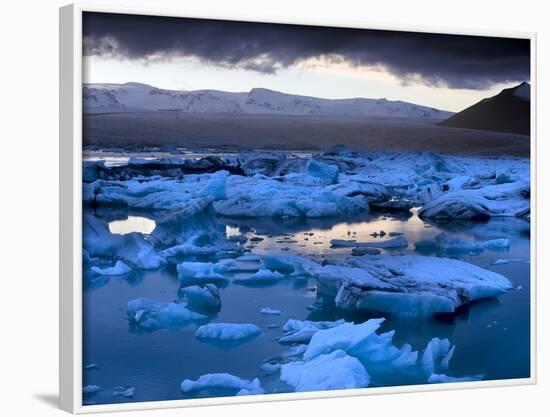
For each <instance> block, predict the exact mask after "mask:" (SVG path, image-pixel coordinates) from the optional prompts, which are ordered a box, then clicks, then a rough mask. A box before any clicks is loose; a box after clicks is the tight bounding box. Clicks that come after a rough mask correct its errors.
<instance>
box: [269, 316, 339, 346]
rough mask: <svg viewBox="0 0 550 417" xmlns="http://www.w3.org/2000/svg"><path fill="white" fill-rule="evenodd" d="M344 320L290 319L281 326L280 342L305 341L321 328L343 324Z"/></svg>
mask: <svg viewBox="0 0 550 417" xmlns="http://www.w3.org/2000/svg"><path fill="white" fill-rule="evenodd" d="M344 323H345V322H344V320H337V321H309V320H304V321H302V320H295V319H290V320H288V321H287V322H286V324H285V325H284V326H283V329H282V330H283V332H284V335H283V336H282V337H281V338H280V339H279V342H280V343H307V342H309V341H310V340H311V338H312V336H313V335H314V334H315V333H317V332H318V331H319V330H322V329H330V328H332V327H336V326H340V325H341V324H344Z"/></svg>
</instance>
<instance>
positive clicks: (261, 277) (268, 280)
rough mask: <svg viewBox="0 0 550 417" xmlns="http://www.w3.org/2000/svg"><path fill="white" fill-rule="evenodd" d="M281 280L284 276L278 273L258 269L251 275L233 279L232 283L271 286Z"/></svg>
mask: <svg viewBox="0 0 550 417" xmlns="http://www.w3.org/2000/svg"><path fill="white" fill-rule="evenodd" d="M281 278H284V275H283V274H281V273H280V272H277V271H270V270H269V269H260V270H259V271H258V272H256V273H255V274H253V275H248V276H239V277H235V278H233V282H234V283H236V284H273V283H276V282H278V281H279V280H280V279H281Z"/></svg>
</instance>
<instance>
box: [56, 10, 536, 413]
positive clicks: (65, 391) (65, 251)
mask: <svg viewBox="0 0 550 417" xmlns="http://www.w3.org/2000/svg"><path fill="white" fill-rule="evenodd" d="M87 11H89V12H106V13H122V14H141V15H156V16H172V17H192V18H209V19H225V20H239V21H251V22H270V23H290V24H305V25H321V26H333V27H352V28H364V29H384V30H400V31H413V32H418V31H422V32H432V33H447V34H460V35H480V36H500V37H514V38H523V39H529V40H530V43H531V83H532V86H533V88H532V93H531V184H532V191H531V210H532V216H531V219H532V220H531V222H532V227H531V259H532V260H535V259H536V258H535V254H536V247H537V235H536V230H537V222H536V219H537V181H536V180H537V178H536V172H537V167H536V165H535V164H536V158H535V157H534V155H535V154H536V136H537V132H536V89H537V88H536V87H537V82H536V35H535V34H534V33H515V32H496V31H483V30H479V31H470V30H469V31H464V30H460V29H454V28H433V27H424V26H422V27H417V26H414V25H410V26H402V25H399V26H397V25H396V26H390V25H379V24H375V23H371V22H357V21H353V20H349V21H331V20H323V21H318V20H313V21H304V20H303V19H300V20H294V19H293V18H292V16H288V17H285V18H272V17H269V16H263V15H260V14H256V13H254V14H251V15H250V16H242V15H238V16H237V15H231V14H230V13H220V14H219V15H218V14H212V13H207V14H204V15H202V14H197V13H188V12H186V11H185V10H157V9H154V8H141V7H139V8H130V7H116V6H97V5H90V4H85V3H75V4H71V5H68V6H65V7H62V8H61V9H60V14H59V21H60V30H59V46H60V61H59V66H60V74H59V75H60V91H59V94H60V109H59V112H60V113H59V114H60V119H59V124H60V149H59V158H60V184H59V185H60V201H59V205H60V213H59V216H60V218H59V222H60V232H59V233H60V259H59V265H60V277H59V297H60V306H59V315H60V323H59V324H60V340H59V346H60V352H59V360H60V370H59V378H60V388H59V390H60V408H61V409H63V410H65V411H68V412H70V413H74V414H84V413H94V412H107V411H128V410H146V409H160V408H177V407H196V406H205V405H220V404H235V403H256V402H264V401H289V400H301V399H318V398H327V397H351V396H359V395H378V394H393V393H403V392H425V391H437V390H448V389H453V390H454V389H469V388H483V387H495V386H516V385H528V384H535V383H536V381H537V377H536V353H537V346H536V322H537V317H536V300H537V293H536V262H532V263H531V294H530V296H531V306H530V308H531V321H530V326H531V332H530V334H531V345H530V346H531V372H530V373H531V376H530V377H529V378H523V379H511V380H498V381H479V382H463V383H460V384H449V383H447V384H438V385H414V386H400V387H385V388H365V389H352V390H339V391H324V392H310V393H289V394H267V395H259V396H244V397H224V398H207V399H182V400H171V401H153V402H138V403H120V404H111V405H86V406H83V405H82V366H83V360H82V317H83V315H82V247H81V246H82V220H81V219H82V202H81V200H82V183H81V177H82V92H81V88H82V14H83V12H87ZM351 15H352V12H350V16H351Z"/></svg>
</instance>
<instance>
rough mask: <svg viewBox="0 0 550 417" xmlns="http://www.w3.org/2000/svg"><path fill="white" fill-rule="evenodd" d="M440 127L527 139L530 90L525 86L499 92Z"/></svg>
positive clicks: (529, 126)
mask: <svg viewBox="0 0 550 417" xmlns="http://www.w3.org/2000/svg"><path fill="white" fill-rule="evenodd" d="M440 124H441V125H443V126H449V127H460V128H466V129H477V130H492V131H495V132H507V133H517V134H520V135H529V134H530V128H531V86H530V85H529V83H527V82H523V83H521V84H520V85H518V86H516V87H513V88H507V89H504V90H502V91H501V92H500V93H499V94H497V95H496V96H494V97H489V98H486V99H483V100H481V101H480V102H478V103H476V104H474V105H473V106H470V107H468V108H467V109H465V110H462V111H461V112H459V113H456V114H455V115H453V116H451V117H449V118H448V119H446V120H444V121H443V122H441V123H440Z"/></svg>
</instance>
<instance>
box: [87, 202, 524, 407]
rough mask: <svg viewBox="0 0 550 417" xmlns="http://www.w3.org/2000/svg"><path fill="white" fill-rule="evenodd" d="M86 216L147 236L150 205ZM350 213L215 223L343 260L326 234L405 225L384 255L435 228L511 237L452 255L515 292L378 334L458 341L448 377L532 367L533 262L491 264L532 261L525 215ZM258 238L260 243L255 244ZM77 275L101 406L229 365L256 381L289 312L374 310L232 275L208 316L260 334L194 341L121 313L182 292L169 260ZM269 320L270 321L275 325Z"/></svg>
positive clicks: (508, 374) (158, 393) (302, 285)
mask: <svg viewBox="0 0 550 417" xmlns="http://www.w3.org/2000/svg"><path fill="white" fill-rule="evenodd" d="M90 212H92V211H91V210H90ZM94 214H95V215H97V216H100V217H101V218H102V219H104V220H105V221H109V222H111V224H110V228H111V230H113V228H115V229H114V230H117V231H118V232H130V231H138V232H141V233H151V231H152V229H151V226H152V227H154V219H155V214H154V213H128V212H125V211H124V210H110V209H102V210H100V211H95V212H94ZM346 220H347V221H345V222H344V221H342V220H341V219H340V220H339V219H307V220H305V219H225V218H224V219H220V218H218V219H217V222H220V223H223V224H224V225H225V231H226V235H235V234H243V235H245V236H246V237H247V238H248V242H247V243H244V246H245V248H249V249H250V250H251V251H252V252H258V253H268V252H271V253H273V252H276V253H287V254H301V255H307V256H311V257H314V258H316V259H317V260H320V259H321V258H325V257H329V256H331V257H337V258H340V259H342V258H344V257H346V256H348V255H349V254H350V252H351V248H339V249H331V248H330V240H331V239H355V240H357V241H375V240H386V239H389V238H391V237H390V236H389V234H390V233H391V232H393V233H403V236H404V237H405V238H406V239H407V240H408V241H409V246H408V248H405V249H397V250H392V251H387V252H386V253H392V254H400V253H410V254H415V253H416V252H415V251H414V243H415V242H417V241H420V240H424V239H433V237H434V236H436V235H437V234H439V233H441V232H442V231H444V232H446V233H449V234H452V235H454V236H458V237H461V238H463V239H466V240H470V241H475V240H484V239H491V238H497V237H507V238H509V239H510V241H511V247H510V249H509V250H507V251H484V252H482V253H479V254H470V253H464V254H461V255H459V256H457V258H458V259H461V260H464V261H466V262H471V263H474V264H476V265H478V266H481V267H483V268H487V269H490V270H492V271H495V272H498V273H501V274H503V275H505V276H506V277H508V278H509V279H510V280H511V281H512V283H513V286H514V288H515V289H514V290H511V291H509V292H508V293H506V294H504V295H502V296H500V297H499V298H498V299H489V300H484V301H480V302H477V303H474V304H472V305H470V306H468V307H465V308H463V309H461V310H460V311H459V312H458V313H457V314H455V315H453V316H448V317H437V318H430V319H418V320H411V319H408V320H406V319H396V318H392V317H387V321H386V322H385V323H384V325H383V329H382V330H383V331H386V330H395V331H396V333H395V338H394V341H395V343H396V344H397V345H398V346H400V345H401V344H403V343H411V344H412V345H413V347H414V348H415V349H422V348H424V347H425V345H426V343H427V342H428V341H429V340H430V339H431V338H433V337H440V338H449V339H450V340H451V342H452V343H453V344H455V345H456V351H455V355H454V357H453V359H452V360H451V365H450V373H451V374H454V375H458V376H461V375H478V374H484V379H507V378H520V377H527V376H528V375H529V294H530V276H529V271H530V264H529V263H511V264H504V265H492V263H493V262H494V261H495V260H496V259H524V260H528V259H529V249H530V242H529V230H530V227H529V223H528V222H525V221H523V220H518V219H493V220H491V221H488V222H486V223H479V222H478V223H474V222H450V223H439V224H438V223H427V222H424V221H422V220H421V219H419V218H418V217H417V216H416V215H413V216H411V217H409V218H403V217H395V216H392V215H382V214H376V213H373V214H370V215H368V216H367V217H366V218H365V217H363V218H357V219H346ZM115 225H116V226H115ZM145 225H147V226H148V228H145ZM380 231H384V232H385V233H386V235H385V236H384V237H383V238H381V237H373V236H371V234H372V233H374V232H378V233H379V232H380ZM348 232H349V233H348ZM254 237H257V238H261V239H263V240H260V239H254V240H253V241H251V239H252V238H254ZM285 248H288V250H286V249H285ZM436 255H437V254H432V255H431V256H436ZM212 261H214V260H212ZM84 280H85V292H84V363H85V364H89V363H95V364H97V365H98V366H99V367H100V369H94V370H85V371H84V381H83V382H84V385H87V384H97V385H99V386H101V387H102V388H103V390H102V391H101V392H99V393H98V394H96V395H95V396H93V397H91V398H90V399H91V400H93V401H96V402H97V403H112V402H120V401H152V400H169V399H180V398H189V397H191V396H190V395H183V394H182V393H181V392H180V390H179V387H180V384H181V381H182V380H183V379H185V378H190V379H195V378H198V377H199V376H200V375H203V374H206V373H213V372H229V373H232V374H234V375H238V376H240V377H242V378H247V379H251V378H254V377H256V376H258V374H259V368H260V366H261V365H262V363H263V362H264V361H265V360H267V359H269V358H272V357H274V356H277V355H280V354H281V353H283V352H285V351H286V350H287V349H288V346H283V345H280V344H279V343H278V342H277V339H278V337H280V336H281V334H282V332H281V327H282V326H283V325H284V323H285V322H286V321H287V320H288V319H289V318H296V319H300V320H304V319H309V320H336V319H339V318H345V319H347V320H354V321H357V322H361V321H364V320H367V319H368V318H371V317H378V316H380V314H373V313H367V312H360V313H354V314H350V313H349V312H344V311H341V310H338V309H336V308H335V307H334V305H333V303H332V302H331V301H330V300H318V299H317V293H316V291H315V285H316V283H315V281H314V280H304V279H301V280H292V279H289V280H283V281H281V282H279V283H277V284H275V285H270V286H264V287H254V286H245V285H237V284H236V283H228V284H226V285H223V286H220V296H221V300H222V308H221V311H220V312H219V313H217V314H216V315H215V316H212V317H210V319H211V320H212V321H215V322H229V323H239V322H246V323H254V324H256V325H258V326H259V327H260V328H261V329H262V331H263V332H262V334H261V335H260V336H259V337H257V338H256V339H254V340H251V341H249V342H247V343H244V344H242V345H239V346H223V345H220V344H216V343H214V344H212V343H202V342H201V341H199V340H197V339H196V338H195V337H194V332H195V330H196V328H197V324H191V325H188V326H186V327H184V328H182V329H180V330H178V331H167V330H159V331H155V332H152V333H144V332H139V331H135V329H133V328H132V327H131V326H129V323H128V321H127V320H126V313H125V307H126V304H127V302H128V301H129V300H132V299H134V298H137V297H147V298H150V299H153V300H155V301H161V302H171V301H174V300H177V299H178V289H179V288H180V286H181V283H180V281H179V280H178V278H177V273H176V268H175V266H174V265H169V266H167V267H165V268H164V269H162V270H159V271H137V270H134V271H132V272H131V273H130V274H129V275H128V276H125V277H123V278H121V277H119V278H110V279H109V278H107V279H106V278H101V279H99V280H97V278H94V277H92V276H90V274H89V273H88V272H85V274H84ZM96 280H97V281H96ZM518 288H521V289H518ZM264 307H270V308H274V309H279V310H281V311H282V314H281V315H280V316H266V315H262V314H261V313H260V310H261V309H262V308H264ZM274 325H276V326H277V327H275V328H272V326H274ZM260 379H261V381H262V386H264V388H266V389H268V390H275V391H280V390H282V391H284V390H285V387H284V386H282V385H279V384H277V382H276V380H275V379H274V378H273V377H261V378H260ZM386 383H387V384H389V385H396V384H399V383H400V382H399V381H392V380H388V381H386ZM117 385H131V386H135V387H136V393H135V397H134V398H133V399H125V398H121V397H113V395H112V389H113V387H115V386H117ZM218 394H219V395H224V394H227V393H224V392H220V393H218ZM195 395H196V394H195ZM199 395H201V394H199ZM204 395H206V394H204Z"/></svg>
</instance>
